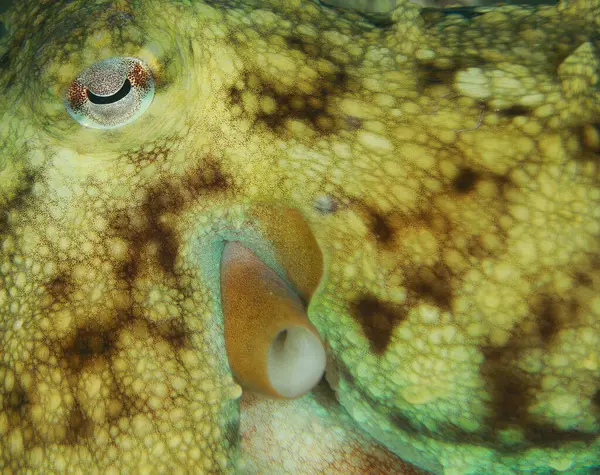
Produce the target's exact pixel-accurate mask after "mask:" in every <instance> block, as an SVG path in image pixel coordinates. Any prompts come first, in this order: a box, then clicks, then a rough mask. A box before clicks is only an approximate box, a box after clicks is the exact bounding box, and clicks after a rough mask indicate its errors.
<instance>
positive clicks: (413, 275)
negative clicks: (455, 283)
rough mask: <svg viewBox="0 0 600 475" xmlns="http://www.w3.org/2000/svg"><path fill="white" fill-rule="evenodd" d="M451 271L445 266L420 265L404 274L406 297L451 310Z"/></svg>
mask: <svg viewBox="0 0 600 475" xmlns="http://www.w3.org/2000/svg"><path fill="white" fill-rule="evenodd" d="M452 275H453V274H452V272H451V271H450V269H448V268H447V267H446V266H443V265H436V266H434V267H433V268H430V267H420V268H417V269H411V270H409V271H407V273H406V274H405V285H406V288H407V290H408V298H409V299H410V300H412V301H414V302H415V303H416V302H422V301H425V302H429V303H430V304H432V305H435V306H436V307H438V308H440V309H443V310H452V301H453V293H452V285H451V278H452Z"/></svg>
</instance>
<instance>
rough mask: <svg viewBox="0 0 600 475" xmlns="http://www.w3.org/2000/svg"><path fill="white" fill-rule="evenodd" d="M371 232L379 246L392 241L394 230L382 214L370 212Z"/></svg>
mask: <svg viewBox="0 0 600 475" xmlns="http://www.w3.org/2000/svg"><path fill="white" fill-rule="evenodd" d="M370 219H371V223H370V228H371V232H372V233H373V235H374V236H375V238H376V239H377V241H378V242H379V243H381V244H384V245H385V244H389V243H390V242H391V241H392V240H393V239H394V234H395V233H394V229H393V228H392V226H391V224H390V222H389V220H388V219H387V218H386V217H385V216H384V215H382V214H379V213H377V212H374V211H372V210H371V211H370Z"/></svg>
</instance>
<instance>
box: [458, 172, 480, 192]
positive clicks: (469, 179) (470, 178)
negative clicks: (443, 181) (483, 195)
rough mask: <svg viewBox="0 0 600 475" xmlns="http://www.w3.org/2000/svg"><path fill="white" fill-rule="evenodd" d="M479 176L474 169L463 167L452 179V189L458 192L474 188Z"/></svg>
mask: <svg viewBox="0 0 600 475" xmlns="http://www.w3.org/2000/svg"><path fill="white" fill-rule="evenodd" d="M479 178H480V174H479V173H477V172H476V171H475V170H473V169H472V168H468V167H463V168H461V169H460V170H459V172H458V175H456V177H455V178H454V180H453V181H452V189H453V190H454V191H455V192H457V193H459V194H465V193H468V192H470V191H472V190H473V189H474V188H475V185H476V184H477V181H478V180H479Z"/></svg>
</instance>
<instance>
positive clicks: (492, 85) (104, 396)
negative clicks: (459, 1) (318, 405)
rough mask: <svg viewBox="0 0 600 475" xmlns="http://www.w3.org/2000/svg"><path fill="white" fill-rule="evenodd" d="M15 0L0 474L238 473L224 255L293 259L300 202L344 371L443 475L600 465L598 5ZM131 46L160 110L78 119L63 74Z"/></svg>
mask: <svg viewBox="0 0 600 475" xmlns="http://www.w3.org/2000/svg"><path fill="white" fill-rule="evenodd" d="M18 3H19V6H18V10H17V11H16V12H13V13H12V14H11V13H9V14H8V16H7V17H6V24H7V28H8V34H7V36H6V37H4V38H3V39H2V40H1V43H0V68H1V69H0V90H2V95H1V97H0V114H1V116H0V117H1V118H0V143H1V144H2V146H1V148H0V206H1V207H2V215H1V222H0V226H1V228H0V232H1V239H0V241H1V244H0V249H1V251H0V252H1V253H0V259H1V262H0V273H1V276H2V280H1V282H0V325H1V327H0V328H1V333H0V348H1V350H0V351H1V353H0V354H1V360H0V404H1V405H2V412H1V413H0V468H2V469H4V470H7V469H8V471H9V472H10V471H11V470H12V471H25V470H29V469H30V470H33V471H43V472H48V471H53V470H55V471H63V470H64V469H66V468H67V467H68V468H69V469H71V470H73V471H76V472H79V473H81V472H85V473H94V472H100V471H101V472H103V473H117V472H119V471H131V472H151V471H166V470H169V471H173V472H184V471H186V470H188V471H189V470H194V471H200V472H202V471H204V472H231V471H234V470H235V466H236V465H237V464H238V462H239V460H240V456H239V453H240V451H239V433H238V431H239V428H238V418H239V407H238V400H237V398H238V397H239V394H240V389H239V387H238V386H237V385H236V384H235V383H234V382H233V380H232V378H231V376H230V371H229V368H228V365H227V359H226V354H225V349H224V346H223V328H222V314H221V309H220V302H219V279H218V276H219V257H220V251H221V249H222V246H223V241H224V240H226V239H233V238H235V239H238V240H240V241H242V242H244V243H246V245H248V246H249V247H251V248H252V249H253V250H255V252H256V253H257V254H258V255H259V256H260V257H262V258H263V259H265V261H267V262H269V263H270V264H271V265H272V266H274V267H275V268H276V269H278V271H280V272H282V273H284V272H285V269H281V267H280V266H279V264H278V262H276V260H275V259H274V257H273V256H275V255H276V254H277V252H276V250H273V249H272V244H271V243H270V241H269V236H267V235H266V234H265V233H263V230H264V229H266V228H268V226H267V225H265V223H263V222H261V216H263V215H265V213H263V212H262V211H260V210H261V209H263V210H264V209H271V208H273V207H274V208H273V209H275V210H279V211H275V212H274V213H275V215H277V213H280V214H281V218H280V219H279V220H277V223H278V224H277V225H279V226H281V227H285V220H286V213H285V211H281V209H282V208H280V207H279V206H288V207H293V208H296V209H298V210H299V211H300V212H301V213H302V215H303V216H304V218H305V219H306V221H307V223H308V224H309V226H310V228H311V230H312V232H313V233H314V235H315V237H316V240H317V242H318V245H319V247H320V249H321V251H322V253H323V257H324V266H325V269H324V271H323V276H322V279H321V284H320V287H319V289H318V291H317V292H316V293H315V295H314V296H313V298H312V300H311V302H310V306H309V316H310V318H311V320H312V321H313V322H314V323H315V325H316V326H317V328H318V329H319V331H320V332H321V334H322V336H323V338H324V339H325V340H326V342H327V346H328V349H329V352H330V360H331V361H330V368H329V372H328V380H329V381H330V383H331V384H332V386H333V387H334V388H335V389H336V391H337V396H338V398H339V400H340V402H341V403H342V404H343V405H344V406H345V407H346V408H347V409H348V411H349V413H350V415H351V416H352V417H353V419H354V420H355V421H356V422H357V423H358V424H359V425H360V426H361V427H363V428H364V429H366V430H367V431H368V432H370V433H371V434H372V435H373V436H375V437H376V438H377V439H378V440H379V441H380V442H381V443H382V444H384V445H386V446H387V447H388V448H389V449H391V450H392V451H394V452H396V453H397V454H398V455H400V456H403V457H405V458H407V459H409V460H411V461H413V462H415V463H417V464H419V465H421V466H422V467H425V468H428V469H431V470H434V471H437V472H439V473H442V472H443V473H446V474H459V473H460V474H465V473H495V474H503V473H521V472H528V471H536V473H553V472H554V471H561V470H564V471H567V472H568V473H588V472H591V471H592V470H594V469H593V468H592V467H593V466H596V467H597V466H598V465H600V352H599V347H600V297H599V296H598V294H599V292H598V290H599V289H600V280H599V279H600V274H599V267H600V266H599V265H598V263H599V261H600V259H599V256H600V254H599V252H600V249H599V247H600V246H599V239H598V237H599V235H600V223H599V217H600V216H599V214H600V211H599V210H600V206H599V204H600V190H599V187H598V178H599V175H598V160H599V156H600V155H599V154H600V136H599V134H600V128H599V125H598V124H599V123H600V95H599V87H600V86H599V84H600V55H599V47H600V44H599V42H598V38H599V37H598V30H599V29H600V2H599V1H598V0H580V1H577V0H576V1H571V0H569V1H568V2H564V3H561V4H560V5H559V6H558V7H544V8H540V9H532V8H527V9H525V8H522V9H520V8H518V7H502V8H499V9H495V10H494V9H482V10H480V11H477V10H472V11H467V12H463V13H462V14H461V15H444V14H442V13H440V14H435V13H431V12H429V13H427V14H424V15H421V14H420V12H419V9H418V7H417V6H415V5H413V4H408V3H407V4H404V3H400V4H399V6H398V8H397V9H396V10H395V11H394V12H393V14H392V16H391V18H390V20H389V21H386V22H381V21H377V22H375V23H376V24H374V22H370V21H369V20H368V19H364V18H361V17H359V16H358V15H356V14H354V13H352V14H350V13H348V14H346V13H344V12H342V11H340V10H335V9H329V8H326V7H323V6H321V5H318V4H314V3H311V2H309V1H307V0H294V1H289V0H262V1H233V0H231V1H223V2H217V1H206V2H189V1H173V2H170V3H169V2H165V1H158V0H157V1H153V0H139V1H133V0H130V1H126V0H122V1H117V2H105V1H96V2H92V1H87V0H86V1H83V0H75V1H69V2H63V1H49V2H46V4H45V5H44V4H40V2H39V1H36V2H18ZM112 56H133V57H137V58H140V59H142V60H143V61H145V62H146V63H148V64H149V65H150V67H151V68H152V71H153V74H154V79H155V82H156V85H157V90H156V96H155V98H154V102H153V103H152V105H151V106H150V108H149V109H148V110H147V111H146V113H145V114H143V115H142V116H141V117H140V118H139V119H137V120H136V121H135V122H134V123H133V124H130V125H127V126H125V127H122V128H117V129H113V130H109V131H106V130H94V129H86V128H83V127H81V126H80V125H79V124H78V123H77V122H76V121H74V120H73V119H72V118H71V117H70V116H69V115H68V114H67V113H66V111H65V108H64V103H63V97H64V92H65V90H66V89H67V87H68V86H69V84H70V82H71V81H72V80H73V79H74V78H75V76H76V75H77V74H78V73H79V72H80V71H82V70H84V69H85V68H87V67H89V66H90V65H91V64H93V63H94V62H96V61H99V60H101V59H104V58H107V57H112ZM266 214H267V215H270V216H272V215H273V213H271V214H269V213H266ZM270 225H271V226H272V225H273V223H271V224H270ZM265 437H266V436H265Z"/></svg>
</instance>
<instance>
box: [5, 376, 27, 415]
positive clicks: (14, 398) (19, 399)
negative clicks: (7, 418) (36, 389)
mask: <svg viewBox="0 0 600 475" xmlns="http://www.w3.org/2000/svg"><path fill="white" fill-rule="evenodd" d="M3 398H4V407H5V409H6V410H8V411H12V412H19V413H20V412H21V411H22V410H23V409H24V408H25V406H26V405H27V403H28V398H27V393H26V392H25V390H24V389H23V388H22V387H21V385H20V384H19V383H18V381H15V383H14V387H13V389H12V390H10V391H9V392H8V393H6V394H4V396H3Z"/></svg>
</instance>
